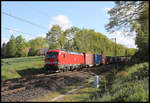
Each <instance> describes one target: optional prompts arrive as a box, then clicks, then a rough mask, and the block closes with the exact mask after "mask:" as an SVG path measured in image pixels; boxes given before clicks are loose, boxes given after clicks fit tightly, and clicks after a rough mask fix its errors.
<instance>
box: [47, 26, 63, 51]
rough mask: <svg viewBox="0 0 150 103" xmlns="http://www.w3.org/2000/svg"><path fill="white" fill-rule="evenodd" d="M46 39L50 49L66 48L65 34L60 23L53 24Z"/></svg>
mask: <svg viewBox="0 0 150 103" xmlns="http://www.w3.org/2000/svg"><path fill="white" fill-rule="evenodd" d="M46 40H47V43H48V45H49V48H50V49H56V48H61V49H63V48H64V43H65V36H64V35H63V32H62V30H61V28H60V26H59V25H53V27H52V28H51V31H49V32H48V33H47V34H46Z"/></svg>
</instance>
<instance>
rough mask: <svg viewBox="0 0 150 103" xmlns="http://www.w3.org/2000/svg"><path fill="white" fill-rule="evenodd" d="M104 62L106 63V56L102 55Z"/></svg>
mask: <svg viewBox="0 0 150 103" xmlns="http://www.w3.org/2000/svg"><path fill="white" fill-rule="evenodd" d="M102 64H106V56H103V55H102Z"/></svg>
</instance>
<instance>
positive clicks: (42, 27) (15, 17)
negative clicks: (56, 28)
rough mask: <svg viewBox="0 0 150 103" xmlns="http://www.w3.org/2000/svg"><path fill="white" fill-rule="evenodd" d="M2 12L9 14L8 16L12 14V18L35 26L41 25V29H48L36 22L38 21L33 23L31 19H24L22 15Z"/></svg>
mask: <svg viewBox="0 0 150 103" xmlns="http://www.w3.org/2000/svg"><path fill="white" fill-rule="evenodd" d="M2 13H3V14H5V15H7V16H10V17H12V18H14V19H17V20H20V21H23V22H26V23H28V24H31V25H34V26H36V27H39V28H41V29H44V30H48V28H46V27H44V26H41V25H39V24H36V23H33V22H31V21H29V20H26V19H23V18H21V17H17V16H14V15H12V14H8V13H6V12H2Z"/></svg>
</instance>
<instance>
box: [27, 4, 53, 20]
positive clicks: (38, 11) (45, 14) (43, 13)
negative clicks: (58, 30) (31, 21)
mask: <svg viewBox="0 0 150 103" xmlns="http://www.w3.org/2000/svg"><path fill="white" fill-rule="evenodd" d="M27 6H28V7H29V8H30V9H32V10H34V11H36V12H37V13H40V14H42V15H44V16H46V17H48V18H51V16H49V15H48V14H47V13H46V12H43V11H40V10H39V9H38V10H37V9H35V8H33V7H31V6H29V5H27Z"/></svg>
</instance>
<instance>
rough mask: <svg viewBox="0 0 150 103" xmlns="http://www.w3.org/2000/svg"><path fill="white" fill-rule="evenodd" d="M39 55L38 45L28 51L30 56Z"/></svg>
mask: <svg viewBox="0 0 150 103" xmlns="http://www.w3.org/2000/svg"><path fill="white" fill-rule="evenodd" d="M36 55H39V50H38V49H37V48H36V47H31V48H30V50H29V53H28V56H36Z"/></svg>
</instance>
